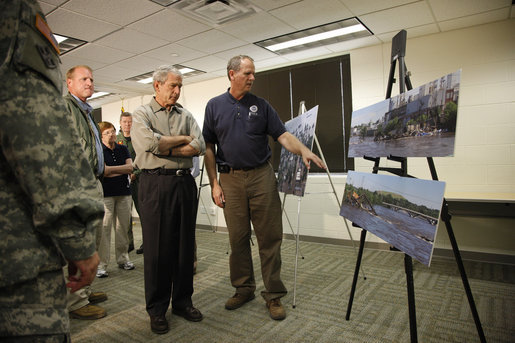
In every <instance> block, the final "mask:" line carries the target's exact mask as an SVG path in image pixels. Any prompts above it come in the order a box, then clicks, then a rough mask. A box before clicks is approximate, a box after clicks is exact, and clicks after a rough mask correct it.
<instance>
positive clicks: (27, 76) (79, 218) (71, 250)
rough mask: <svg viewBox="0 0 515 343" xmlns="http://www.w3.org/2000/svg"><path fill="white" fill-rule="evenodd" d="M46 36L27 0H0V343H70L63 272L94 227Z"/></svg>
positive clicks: (89, 183)
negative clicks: (60, 342)
mask: <svg viewBox="0 0 515 343" xmlns="http://www.w3.org/2000/svg"><path fill="white" fill-rule="evenodd" d="M51 38H53V37H52V34H51V32H50V30H49V28H48V26H46V22H45V21H44V15H43V14H42V11H41V9H40V8H39V5H38V4H37V3H36V1H35V0H10V1H1V2H0V63H1V67H0V79H1V80H2V83H1V86H0V87H1V89H0V90H1V91H0V108H1V111H0V123H1V125H0V256H1V259H0V340H7V341H15V340H16V341H18V340H19V341H22V340H25V341H38V340H43V341H44V340H48V341H50V340H57V339H60V340H61V341H65V340H66V339H68V340H69V319H68V311H67V310H66V286H65V280H64V276H63V272H62V267H63V266H64V265H65V263H66V259H69V260H83V259H87V258H89V257H90V256H92V255H93V254H94V252H95V230H96V228H97V227H98V226H99V225H101V223H102V216H103V203H102V194H100V193H99V192H98V188H97V186H96V181H95V178H94V176H93V174H92V172H91V168H90V167H89V164H88V161H87V160H86V158H85V156H84V152H83V151H82V148H81V146H80V143H79V142H78V141H77V138H76V137H77V134H78V133H77V131H76V129H75V128H74V127H73V122H72V121H71V119H70V115H69V114H68V112H67V110H66V106H65V104H64V101H63V99H62V97H61V87H62V80H61V73H60V69H59V64H60V61H59V57H58V54H57V51H56V50H55V49H54V47H53V46H52V43H51V42H50V39H51ZM69 156H71V157H73V158H68V157H69ZM38 335H39V336H38ZM42 336H43V337H42Z"/></svg>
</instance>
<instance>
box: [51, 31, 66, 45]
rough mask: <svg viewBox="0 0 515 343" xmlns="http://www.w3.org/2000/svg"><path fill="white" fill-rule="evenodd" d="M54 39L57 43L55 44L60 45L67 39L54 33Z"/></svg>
mask: <svg viewBox="0 0 515 343" xmlns="http://www.w3.org/2000/svg"><path fill="white" fill-rule="evenodd" d="M54 38H55V40H56V41H57V43H61V42H63V41H65V40H67V39H68V37H64V36H61V35H56V34H55V33H54Z"/></svg>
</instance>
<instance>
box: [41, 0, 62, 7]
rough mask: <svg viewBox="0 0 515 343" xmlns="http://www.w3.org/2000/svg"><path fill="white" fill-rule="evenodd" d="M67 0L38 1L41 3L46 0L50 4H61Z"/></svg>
mask: <svg viewBox="0 0 515 343" xmlns="http://www.w3.org/2000/svg"><path fill="white" fill-rule="evenodd" d="M66 1H68V0H44V1H38V2H39V3H40V4H41V3H43V2H44V3H47V4H50V5H54V6H59V5H61V4H63V3H65V2H66Z"/></svg>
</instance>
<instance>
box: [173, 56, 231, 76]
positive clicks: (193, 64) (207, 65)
mask: <svg viewBox="0 0 515 343" xmlns="http://www.w3.org/2000/svg"><path fill="white" fill-rule="evenodd" d="M183 65H184V66H185V67H190V68H195V69H198V70H202V71H205V72H210V71H214V70H219V69H222V68H225V66H226V65H227V61H225V60H223V59H221V58H218V57H216V56H206V57H202V58H198V59H196V60H192V61H188V62H187V63H184V64H183Z"/></svg>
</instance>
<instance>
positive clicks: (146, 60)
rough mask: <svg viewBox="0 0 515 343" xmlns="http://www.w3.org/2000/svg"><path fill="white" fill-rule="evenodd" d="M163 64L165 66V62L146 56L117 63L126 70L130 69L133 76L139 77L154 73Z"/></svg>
mask: <svg viewBox="0 0 515 343" xmlns="http://www.w3.org/2000/svg"><path fill="white" fill-rule="evenodd" d="M163 64H165V62H164V61H161V60H158V59H155V58H152V57H148V56H144V55H138V56H134V57H131V58H128V59H126V60H123V61H120V62H118V63H116V66H117V67H120V68H124V69H130V70H132V71H133V74H134V75H132V76H138V75H141V74H144V73H148V72H151V71H154V70H156V68H157V67H159V66H160V65H163Z"/></svg>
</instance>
